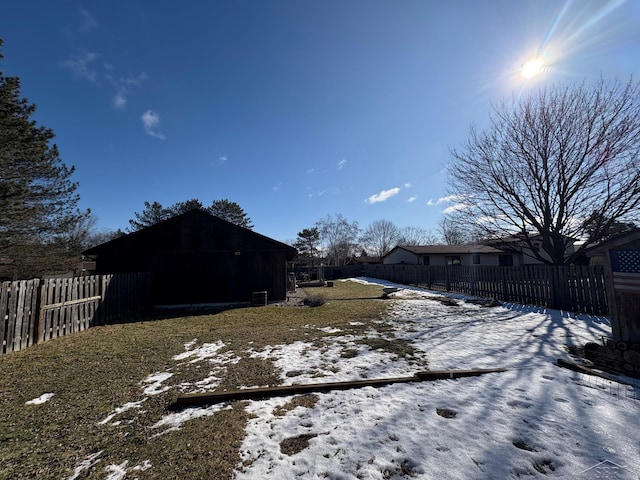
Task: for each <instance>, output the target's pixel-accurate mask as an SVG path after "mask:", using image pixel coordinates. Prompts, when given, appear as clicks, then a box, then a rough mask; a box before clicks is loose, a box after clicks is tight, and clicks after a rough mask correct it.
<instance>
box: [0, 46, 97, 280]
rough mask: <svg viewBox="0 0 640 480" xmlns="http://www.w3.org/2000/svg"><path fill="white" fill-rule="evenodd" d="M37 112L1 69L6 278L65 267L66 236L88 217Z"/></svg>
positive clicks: (2, 260)
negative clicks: (35, 114) (34, 118)
mask: <svg viewBox="0 0 640 480" xmlns="http://www.w3.org/2000/svg"><path fill="white" fill-rule="evenodd" d="M1 47H2V39H0V48H1ZM2 58H3V56H2V54H1V53H0V59H2ZM35 110H36V106H35V105H34V104H31V103H29V102H28V100H27V99H26V98H21V96H20V79H19V78H18V77H10V76H4V74H3V73H2V72H1V71H0V211H1V212H2V214H1V215H0V277H3V278H5V279H16V278H25V277H30V276H39V275H42V274H43V273H52V271H55V270H57V269H59V268H62V265H59V264H58V263H59V261H60V259H61V258H64V257H68V256H70V255H73V254H75V253H76V252H72V251H71V250H70V246H69V245H68V244H67V242H66V239H67V238H68V235H67V234H68V232H70V231H71V230H73V228H74V226H75V225H76V224H77V223H78V222H79V221H81V220H82V219H83V218H84V217H85V216H86V215H87V214H88V212H87V213H81V212H80V211H79V210H78V208H77V204H78V201H79V195H78V194H77V193H76V190H77V187H78V184H77V183H76V182H73V181H72V180H71V177H72V175H73V172H74V167H71V168H68V167H67V166H66V165H65V164H64V163H62V161H61V159H60V156H59V152H58V147H57V146H56V145H55V144H53V143H52V141H53V139H54V136H55V135H54V133H53V131H52V130H51V129H49V128H47V127H44V126H39V125H37V124H36V122H35V120H32V119H31V116H32V115H33V114H34V112H35ZM63 263H64V262H63Z"/></svg>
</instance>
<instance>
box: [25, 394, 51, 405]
mask: <svg viewBox="0 0 640 480" xmlns="http://www.w3.org/2000/svg"><path fill="white" fill-rule="evenodd" d="M54 395H55V393H43V394H42V395H40V396H39V397H38V398H34V399H33V400H29V401H27V402H25V405H41V404H43V403H45V402H48V401H49V400H51V399H52V398H53V396H54Z"/></svg>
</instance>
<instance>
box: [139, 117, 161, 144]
mask: <svg viewBox="0 0 640 480" xmlns="http://www.w3.org/2000/svg"><path fill="white" fill-rule="evenodd" d="M141 120H142V125H143V126H144V131H145V132H147V135H149V136H151V137H155V138H159V139H161V140H164V134H163V133H162V132H160V130H159V128H160V115H159V114H157V113H156V112H154V111H153V110H147V111H146V112H144V113H143V114H142V117H141Z"/></svg>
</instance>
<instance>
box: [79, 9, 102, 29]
mask: <svg viewBox="0 0 640 480" xmlns="http://www.w3.org/2000/svg"><path fill="white" fill-rule="evenodd" d="M78 11H79V12H80V15H82V26H81V27H80V30H81V31H82V32H87V31H89V30H93V29H94V28H96V27H97V26H98V22H97V21H96V19H95V17H94V16H93V15H91V13H90V12H89V11H87V10H85V9H84V8H78Z"/></svg>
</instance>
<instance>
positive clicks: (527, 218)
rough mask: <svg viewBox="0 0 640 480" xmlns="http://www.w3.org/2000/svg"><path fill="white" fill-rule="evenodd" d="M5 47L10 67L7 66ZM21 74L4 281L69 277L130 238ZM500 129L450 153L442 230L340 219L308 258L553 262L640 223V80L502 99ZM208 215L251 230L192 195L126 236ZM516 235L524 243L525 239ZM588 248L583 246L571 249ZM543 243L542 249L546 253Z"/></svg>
mask: <svg viewBox="0 0 640 480" xmlns="http://www.w3.org/2000/svg"><path fill="white" fill-rule="evenodd" d="M1 47H2V39H0V60H1V59H2V58H3V56H2V52H1ZM35 111H36V106H35V104H32V103H30V102H29V101H28V100H27V99H26V98H23V97H22V96H21V92H20V79H19V78H18V77H15V76H5V75H4V74H3V72H2V71H0V280H12V279H18V278H33V277H38V276H42V275H46V274H52V273H60V272H64V271H68V270H69V268H70V267H71V265H72V263H73V262H76V261H77V259H78V258H79V255H80V252H81V251H82V250H83V249H85V248H87V247H89V246H93V245H95V244H98V243H102V242H103V241H106V240H109V239H111V238H113V237H115V236H118V235H124V234H125V233H126V232H123V231H120V230H118V231H116V232H99V231H96V228H95V226H96V220H95V218H94V217H93V216H92V214H91V211H90V210H86V211H82V210H80V209H79V208H78V202H79V195H78V192H77V190H78V183H77V182H76V181H74V180H73V174H74V171H75V170H74V167H73V166H71V167H68V166H66V165H65V164H64V163H63V161H62V159H61V158H60V154H59V151H58V147H57V145H56V144H55V143H54V138H55V135H54V133H53V131H52V130H51V129H49V128H47V127H45V126H41V125H38V124H37V123H36V122H35V121H34V120H32V118H31V117H32V116H33V114H34V112H35ZM489 120H490V121H489V127H488V128H487V129H486V130H484V131H480V130H478V129H476V128H471V130H470V133H469V139H468V140H467V142H466V143H465V144H463V145H462V146H460V147H458V148H452V150H451V157H452V159H451V161H450V163H449V166H448V177H449V192H448V193H449V194H450V195H451V198H456V199H457V204H456V208H455V209H454V210H455V211H454V212H453V213H451V214H448V215H445V216H444V217H443V219H442V220H441V223H440V228H439V232H438V233H439V235H435V234H433V233H432V232H430V231H427V230H424V229H422V228H420V227H405V228H399V227H397V226H395V225H394V224H393V222H391V221H388V220H378V221H375V222H372V223H371V224H370V225H369V226H367V227H366V228H364V229H361V228H360V227H359V225H358V223H357V222H349V221H347V220H346V219H345V218H344V217H343V216H342V215H341V214H337V215H335V216H332V215H328V216H327V217H325V218H323V219H321V220H319V221H318V222H316V223H315V224H314V225H313V226H310V227H308V228H305V229H303V230H302V231H301V232H299V233H298V238H297V239H296V240H295V241H294V242H293V245H294V246H295V247H296V248H297V249H298V250H299V252H300V254H301V255H302V256H308V257H311V258H315V256H316V255H319V254H320V252H322V255H323V256H324V257H326V258H327V261H330V262H332V263H335V264H340V263H341V262H344V261H345V260H346V259H348V258H351V257H353V256H354V255H358V254H360V255H362V254H366V255H370V256H373V257H377V258H379V257H381V256H383V255H384V254H385V253H387V252H388V251H389V250H390V249H391V248H393V246H395V245H402V244H404V245H420V244H431V243H436V242H440V243H448V244H455V243H469V242H478V241H483V242H492V243H493V244H494V245H498V246H500V242H501V239H504V238H509V239H510V242H509V244H508V245H507V244H505V245H502V246H504V247H505V248H509V246H514V245H515V246H516V247H518V248H522V247H528V248H529V249H530V250H531V251H532V252H534V255H535V256H537V258H538V259H539V260H541V261H542V262H544V263H552V264H567V263H572V262H575V261H576V260H577V259H578V258H579V257H580V255H582V254H583V253H584V251H585V249H587V248H589V247H591V246H593V245H596V244H598V243H599V242H601V241H603V240H605V239H607V238H610V237H612V236H614V235H616V234H619V233H623V232H626V231H630V230H633V229H635V228H636V225H637V223H638V221H640V83H639V82H638V81H636V80H634V79H633V78H631V79H629V80H628V81H627V82H621V81H619V80H612V81H605V80H604V79H601V80H600V81H599V82H596V83H595V84H593V85H590V84H587V83H586V82H583V83H579V84H575V83H568V84H558V85H548V86H545V87H543V88H541V89H538V90H532V91H531V92H530V93H529V94H528V95H522V96H521V97H518V98H517V99H516V100H513V101H511V102H506V101H505V102H502V103H499V104H495V105H494V106H493V107H492V110H491V112H490V115H489ZM194 208H197V209H201V210H204V211H207V212H210V213H211V214H213V215H216V216H219V217H221V218H224V219H226V220H228V221H231V222H233V223H236V224H238V225H241V226H243V227H245V228H249V229H251V228H253V224H252V222H251V219H250V218H249V217H248V215H247V214H246V212H244V210H242V208H241V207H240V206H239V205H238V204H236V203H235V202H231V201H229V200H227V199H223V200H216V201H214V202H212V203H211V204H210V205H209V206H204V205H203V204H202V203H201V202H200V201H199V200H197V199H191V200H186V201H184V202H179V203H176V204H174V205H171V206H169V207H163V206H162V205H161V204H160V203H159V202H145V204H144V209H143V210H142V211H141V212H135V214H134V218H132V219H131V220H130V221H129V227H128V229H127V231H128V232H133V231H136V230H139V229H141V228H144V227H146V226H149V225H152V224H154V223H157V222H158V221H162V220H166V219H167V218H171V217H172V216H174V215H179V214H180V213H183V212H185V211H188V210H191V209H194ZM514 240H515V241H514ZM577 240H579V241H580V243H579V244H577V245H578V247H577V248H576V249H575V250H571V249H568V248H567V247H568V246H569V245H570V244H573V243H574V242H576V241H577ZM538 246H539V248H538Z"/></svg>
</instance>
